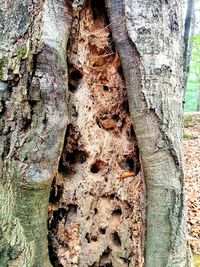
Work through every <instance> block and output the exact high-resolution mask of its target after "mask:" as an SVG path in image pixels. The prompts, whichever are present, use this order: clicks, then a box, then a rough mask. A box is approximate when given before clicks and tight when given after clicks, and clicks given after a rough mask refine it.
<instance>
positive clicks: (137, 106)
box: [0, 0, 191, 267]
mask: <svg viewBox="0 0 200 267" xmlns="http://www.w3.org/2000/svg"><path fill="white" fill-rule="evenodd" d="M71 4H72V1H64V0H63V1H54V0H48V1H45V3H43V1H38V2H37V1H36V3H35V4H33V3H32V2H31V3H29V1H26V2H25V3H21V2H20V1H16V3H15V4H14V5H13V4H12V2H10V4H8V3H7V4H6V3H3V1H2V10H3V23H4V22H5V25H6V26H4V28H2V30H1V31H2V38H1V44H0V51H1V58H2V60H1V61H0V66H2V69H1V71H0V75H1V80H2V82H1V84H0V88H1V91H0V92H1V101H2V102H1V103H2V105H1V107H2V112H1V124H0V125H1V127H2V144H1V152H2V162H1V166H2V175H1V177H2V183H1V184H0V193H1V194H0V204H1V206H0V207H1V211H0V212H1V215H2V216H1V217H0V223H1V225H0V227H1V231H0V234H1V246H0V260H1V262H0V266H2V267H3V266H13V267H14V266H24V267H29V266H30V267H32V266H33V267H35V266H37V267H40V266H41V267H43V266H45V267H48V266H50V262H49V260H48V253H47V239H46V234H47V231H46V224H47V216H46V215H47V206H48V198H49V193H50V199H49V202H50V203H49V218H48V219H49V221H48V228H49V235H48V239H49V255H50V261H51V263H52V265H53V266H80V267H85V266H91V267H92V266H93V267H95V266H96V267H98V266H114V267H123V266H124V267H125V266H131V267H136V266H137V267H142V266H144V246H145V242H144V240H145V231H147V240H146V262H145V266H147V267H152V266H153V267H155V266H159V267H166V266H168V267H189V266H191V264H190V257H189V256H190V255H189V250H188V246H187V236H186V218H185V203H184V182H183V173H182V153H181V147H182V143H181V135H182V128H181V127H182V126H181V125H182V112H183V111H182V94H183V92H181V88H182V83H181V79H182V72H181V71H180V69H181V68H180V66H181V64H182V59H181V46H182V43H181V30H182V25H181V16H180V14H181V13H180V3H179V2H178V1H175V0H174V1H171V2H170V3H169V2H168V1H158V2H157V1H154V2H153V3H152V1H150V0H149V1H139V0H136V1H134V3H132V1H129V0H125V1H124V3H122V1H121V0H108V1H106V6H107V10H106V7H105V5H104V4H103V1H102V2H101V1H94V0H91V1H90V0H88V1H73V10H72V8H71ZM72 11H73V12H72ZM107 11H108V13H107ZM11 14H12V15H11ZM8 18H9V23H8ZM70 33H71V34H70ZM69 35H70V39H69V42H68V46H67V41H68V37H69ZM115 45H116V46H115ZM66 52H67V59H66ZM118 53H119V54H118ZM67 72H68V77H69V81H67ZM67 83H68V84H67ZM67 87H68V89H69V92H68V94H67V93H66V89H67ZM67 105H68V108H67ZM129 109H130V110H129ZM132 121H133V123H132ZM67 125H68V126H67ZM66 127H67V130H66ZM136 139H137V140H136ZM138 145H139V150H140V155H139V150H138ZM60 155H61V157H60ZM140 159H141V163H142V167H141V165H140ZM143 173H144V175H145V178H146V185H147V201H146V193H145V192H146V189H145V183H144V175H143ZM52 181H53V183H52ZM51 183H52V186H51ZM50 186H51V190H50ZM146 202H147V229H145V224H146V222H145V217H146V214H145V213H146Z"/></svg>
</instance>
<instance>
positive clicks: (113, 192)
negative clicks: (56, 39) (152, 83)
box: [48, 1, 145, 267]
mask: <svg viewBox="0 0 200 267" xmlns="http://www.w3.org/2000/svg"><path fill="white" fill-rule="evenodd" d="M67 53H68V62H67V64H68V74H69V91H70V93H69V101H68V102H69V106H68V107H69V113H70V123H69V125H68V128H67V132H66V137H65V145H64V149H63V153H62V156H61V159H60V164H59V172H58V174H57V176H56V177H55V178H54V180H53V184H52V188H51V194H50V203H49V222H48V227H49V236H48V238H49V255H50V260H51V263H52V265H53V266H56V267H57V266H60V267H61V266H84V267H85V266H93V267H95V266H96V267H97V266H107V267H109V266H114V267H118V266H119V267H123V266H143V262H144V259H143V255H144V232H145V199H144V196H145V192H144V191H145V188H144V178H143V175H142V173H141V171H140V161H139V152H138V147H137V142H136V138H135V134H134V128H133V125H132V122H131V119H130V113H129V108H128V100H127V93H126V88H125V82H124V78H123V72H122V67H121V63H120V59H119V56H118V54H117V52H116V50H115V45H114V42H113V39H112V34H111V31H110V29H109V21H108V17H107V15H106V9H105V7H104V5H103V4H102V2H101V1H88V2H87V4H86V6H85V8H84V9H82V10H81V11H77V12H76V13H74V14H73V23H72V34H71V38H70V42H69V45H68V51H67Z"/></svg>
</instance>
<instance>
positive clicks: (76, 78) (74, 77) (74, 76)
mask: <svg viewBox="0 0 200 267" xmlns="http://www.w3.org/2000/svg"><path fill="white" fill-rule="evenodd" d="M82 77H83V75H82V73H81V72H80V71H79V70H77V69H75V70H73V71H72V72H71V73H70V79H72V80H74V81H76V82H78V81H79V80H80V79H81V78H82Z"/></svg>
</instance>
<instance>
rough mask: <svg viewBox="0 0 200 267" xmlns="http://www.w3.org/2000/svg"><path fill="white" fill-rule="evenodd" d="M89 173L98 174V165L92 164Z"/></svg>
mask: <svg viewBox="0 0 200 267" xmlns="http://www.w3.org/2000/svg"><path fill="white" fill-rule="evenodd" d="M90 171H91V172H92V173H98V172H99V171H100V168H99V166H98V164H97V163H94V164H93V165H92V166H91V168H90Z"/></svg>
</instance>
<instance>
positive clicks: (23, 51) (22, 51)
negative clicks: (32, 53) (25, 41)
mask: <svg viewBox="0 0 200 267" xmlns="http://www.w3.org/2000/svg"><path fill="white" fill-rule="evenodd" d="M17 56H18V57H19V58H24V57H25V56H26V48H25V47H20V48H18V50H17Z"/></svg>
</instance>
